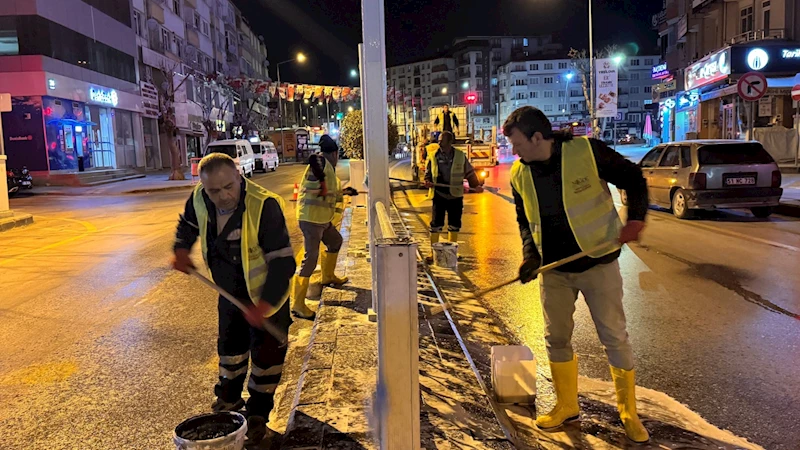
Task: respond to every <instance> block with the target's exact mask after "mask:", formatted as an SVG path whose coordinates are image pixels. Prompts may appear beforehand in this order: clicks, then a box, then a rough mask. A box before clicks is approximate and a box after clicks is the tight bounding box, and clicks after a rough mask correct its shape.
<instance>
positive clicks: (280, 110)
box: [275, 53, 306, 162]
mask: <svg viewBox="0 0 800 450" xmlns="http://www.w3.org/2000/svg"><path fill="white" fill-rule="evenodd" d="M305 60H306V56H305V55H304V54H302V53H298V54H297V57H295V58H292V59H287V60H286V61H281V62H279V63H278V64H276V65H275V67H276V68H277V70H278V114H280V126H281V153H282V154H283V160H284V162H285V161H286V138H285V137H284V135H283V132H284V130H283V128H284V124H283V120H284V119H283V101H282V99H281V64H287V63H290V62H295V61H298V62H301V63H302V62H303V61H305ZM301 109H302V108H301Z"/></svg>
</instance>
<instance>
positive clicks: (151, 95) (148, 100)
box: [139, 81, 158, 119]
mask: <svg viewBox="0 0 800 450" xmlns="http://www.w3.org/2000/svg"><path fill="white" fill-rule="evenodd" d="M139 87H140V89H141V91H142V106H143V107H144V110H143V111H142V117H147V118H150V119H157V118H158V90H157V89H156V87H155V86H154V85H153V84H151V83H148V82H146V81H140V82H139Z"/></svg>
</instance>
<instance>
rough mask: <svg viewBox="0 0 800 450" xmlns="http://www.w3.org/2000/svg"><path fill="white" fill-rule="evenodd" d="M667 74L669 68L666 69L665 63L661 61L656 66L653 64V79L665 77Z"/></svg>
mask: <svg viewBox="0 0 800 450" xmlns="http://www.w3.org/2000/svg"><path fill="white" fill-rule="evenodd" d="M668 76H669V70H667V63H661V64H659V65H657V66H653V79H654V80H661V79H664V78H667V77H668Z"/></svg>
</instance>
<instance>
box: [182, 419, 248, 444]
mask: <svg viewBox="0 0 800 450" xmlns="http://www.w3.org/2000/svg"><path fill="white" fill-rule="evenodd" d="M246 434H247V420H246V419H245V418H244V416H243V415H241V414H239V413H235V412H220V413H211V414H202V415H199V416H194V417H191V418H189V419H186V420H184V421H183V422H181V423H180V424H179V425H178V426H177V427H175V431H174V432H173V434H172V442H174V443H175V448H176V449H177V450H242V449H243V448H244V440H245V435H246Z"/></svg>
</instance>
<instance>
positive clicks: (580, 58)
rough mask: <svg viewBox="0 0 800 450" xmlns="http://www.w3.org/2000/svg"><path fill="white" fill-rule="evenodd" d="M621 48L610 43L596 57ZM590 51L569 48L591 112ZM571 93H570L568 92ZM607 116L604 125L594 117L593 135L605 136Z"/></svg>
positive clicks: (592, 102)
mask: <svg viewBox="0 0 800 450" xmlns="http://www.w3.org/2000/svg"><path fill="white" fill-rule="evenodd" d="M618 52H619V48H618V47H617V46H616V45H609V46H606V47H605V48H603V49H602V50H600V51H599V52H597V53H595V55H594V57H595V60H597V59H600V58H608V57H610V56H611V55H613V54H615V53H618ZM588 53H589V52H587V51H586V50H585V49H584V50H577V49H574V48H571V49H570V50H569V53H568V56H569V57H570V58H571V59H572V67H574V68H575V70H576V71H577V72H578V75H580V77H581V87H582V88H583V98H584V99H585V100H586V107H587V109H588V110H589V112H590V114H591V111H593V107H594V99H593V98H592V92H591V83H592V70H591V64H590V61H589V55H588ZM567 95H569V94H567ZM606 123H607V118H604V119H603V122H602V125H600V121H599V119H598V118H596V117H595V118H593V120H592V123H591V126H592V135H593V136H595V137H597V136H598V135H599V136H600V138H602V137H603V133H605V129H606Z"/></svg>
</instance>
